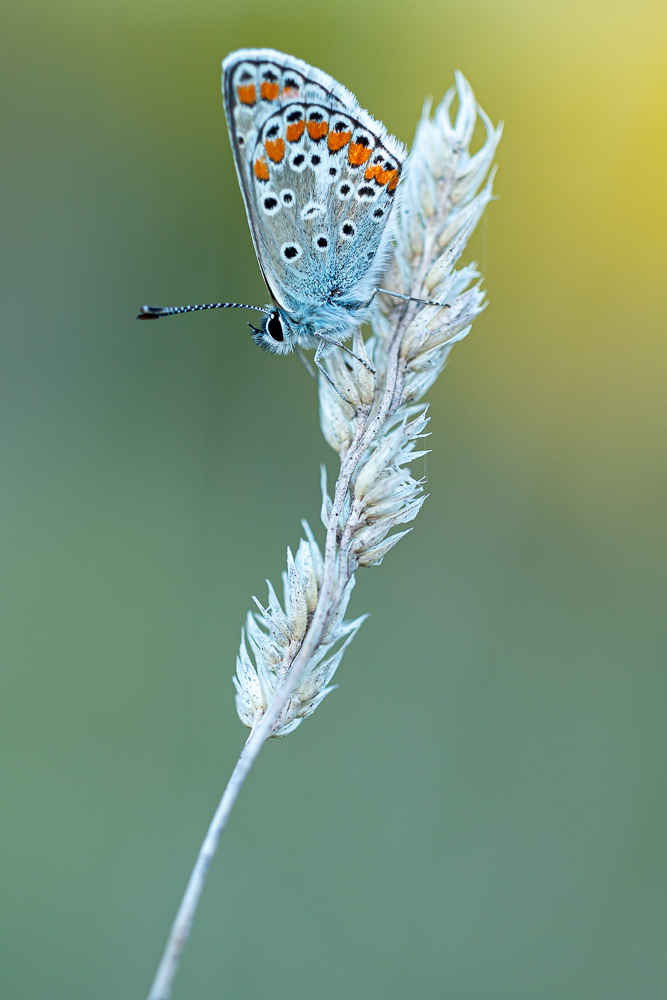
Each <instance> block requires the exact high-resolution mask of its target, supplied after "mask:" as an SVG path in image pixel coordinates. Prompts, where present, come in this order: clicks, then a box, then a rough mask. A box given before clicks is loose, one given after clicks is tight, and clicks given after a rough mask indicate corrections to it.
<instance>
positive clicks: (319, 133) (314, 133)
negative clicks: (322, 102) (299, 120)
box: [308, 122, 329, 142]
mask: <svg viewBox="0 0 667 1000" xmlns="http://www.w3.org/2000/svg"><path fill="white" fill-rule="evenodd" d="M328 131H329V126H328V124H327V123H326V122H308V135H309V136H310V138H311V139H314V140H315V142H317V140H318V139H321V138H323V136H325V135H326V134H327V132H328Z"/></svg>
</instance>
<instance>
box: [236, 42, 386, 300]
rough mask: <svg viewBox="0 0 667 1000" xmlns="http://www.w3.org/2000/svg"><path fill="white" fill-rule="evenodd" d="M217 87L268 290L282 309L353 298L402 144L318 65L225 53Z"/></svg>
mask: <svg viewBox="0 0 667 1000" xmlns="http://www.w3.org/2000/svg"><path fill="white" fill-rule="evenodd" d="M223 95H224V104H225V113H226V115H227V123H228V126H229V132H230V137H231V144H232V151H233V154H234V162H235V164H236V170H237V173H238V177H239V183H240V186H241V191H242V193H243V199H244V202H245V207H246V213H247V215H248V221H249V224H250V231H251V233H252V238H253V242H254V245H255V252H256V253H257V259H258V261H259V265H260V268H261V270H262V274H263V276H264V280H265V282H266V284H267V287H268V289H269V292H270V294H271V295H272V296H273V298H274V300H275V301H276V302H277V303H278V304H279V305H281V306H282V307H283V308H284V309H287V310H288V311H290V312H294V311H298V310H299V309H300V308H302V307H304V306H308V305H309V304H315V305H316V304H320V303H323V302H327V301H330V300H332V299H334V298H338V299H339V300H346V299H347V300H354V298H355V294H356V292H355V289H356V291H357V292H358V290H359V287H360V286H361V285H362V284H363V282H364V279H365V278H367V276H368V273H369V271H370V270H371V269H372V267H373V264H374V262H376V261H377V258H378V254H379V252H380V250H381V247H382V245H383V240H384V242H385V243H386V235H387V223H388V221H389V218H390V215H391V210H392V202H393V198H394V192H395V191H396V187H397V184H398V181H399V178H400V174H401V169H402V166H403V160H404V157H405V152H404V149H403V147H402V146H401V144H400V143H399V142H398V141H397V140H396V139H394V138H393V136H390V135H389V134H388V133H387V132H386V130H385V129H384V126H383V125H381V124H380V123H379V122H376V121H375V120H374V119H373V118H372V117H371V115H369V114H368V112H366V111H364V110H363V108H361V107H360V106H359V104H358V102H357V100H356V98H355V97H354V96H353V95H352V94H351V93H350V92H349V91H348V90H346V89H345V88H344V87H342V86H341V85H340V84H339V83H337V82H336V81H335V80H333V79H332V78H331V77H330V76H328V75H327V74H326V73H323V72H322V71H321V70H318V69H315V68H314V67H312V66H308V65H307V64H306V63H304V62H302V61H301V60H300V59H295V58H294V57H292V56H286V55H283V54H282V53H280V52H274V51H273V50H271V49H243V50H240V51H239V52H234V53H232V54H231V55H230V56H228V57H227V58H226V59H225V61H224V62H223ZM357 297H358V296H357Z"/></svg>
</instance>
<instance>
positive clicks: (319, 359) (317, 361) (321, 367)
mask: <svg viewBox="0 0 667 1000" xmlns="http://www.w3.org/2000/svg"><path fill="white" fill-rule="evenodd" d="M329 343H330V344H334V343H336V341H334V340H330V341H329ZM324 351H325V347H324V340H321V341H320V343H319V344H318V345H317V350H316V351H315V357H314V358H313V361H314V362H315V364H316V366H317V367H318V368H319V370H320V371H321V372H322V374H323V375H324V377H325V379H326V380H327V382H328V383H329V385H330V386H331V388H332V389H335V391H336V392H337V393H338V395H339V396H340V398H341V399H342V400H343V402H344V403H347V399H345V396H344V395H343V393H342V392H341V391H340V389H339V388H338V386H337V385H336V383H335V382H334V380H333V379H332V378H331V375H329V372H328V371H327V370H326V368H325V367H324V365H323V364H322V357H323V356H324Z"/></svg>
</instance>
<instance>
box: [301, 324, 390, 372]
mask: <svg viewBox="0 0 667 1000" xmlns="http://www.w3.org/2000/svg"><path fill="white" fill-rule="evenodd" d="M315 336H316V337H319V338H320V341H323V342H324V343H325V344H333V346H334V347H340V349H341V351H347V353H348V354H350V355H351V356H352V357H353V358H354V360H355V361H358V362H359V364H360V365H363V366H364V368H366V369H367V370H368V371H369V372H370V373H371V375H375V374H376V372H375V368H373V367H372V366H371V365H369V364H368V362H367V361H364V359H363V358H359V357H357V355H356V354H355V353H354V351H351V350H350V348H349V347H346V346H345V344H341V343H340V342H339V341H338V340H334V339H333V338H332V337H325V336H323V335H322V334H321V333H317V334H315ZM321 346H322V345H321V344H320V347H321ZM320 347H318V348H317V352H316V353H315V358H316V359H317V354H318V353H319V350H320ZM320 356H321V355H320Z"/></svg>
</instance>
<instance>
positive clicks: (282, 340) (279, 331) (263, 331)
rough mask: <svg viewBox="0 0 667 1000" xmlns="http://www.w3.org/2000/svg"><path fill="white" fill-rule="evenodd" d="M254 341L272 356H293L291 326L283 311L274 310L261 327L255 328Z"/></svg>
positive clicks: (250, 324) (268, 314)
mask: <svg viewBox="0 0 667 1000" xmlns="http://www.w3.org/2000/svg"><path fill="white" fill-rule="evenodd" d="M248 326H249V327H250V329H251V330H252V339H253V340H254V341H255V343H256V344H257V345H258V346H259V347H261V348H262V350H264V351H270V352H271V354H291V352H292V351H293V350H294V339H293V335H292V330H291V324H290V321H289V319H288V317H287V316H286V314H285V313H284V312H283V310H282V309H278V308H276V309H272V310H271V311H270V312H267V314H266V316H264V318H263V319H262V323H261V326H259V327H257V326H253V325H252V323H248Z"/></svg>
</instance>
